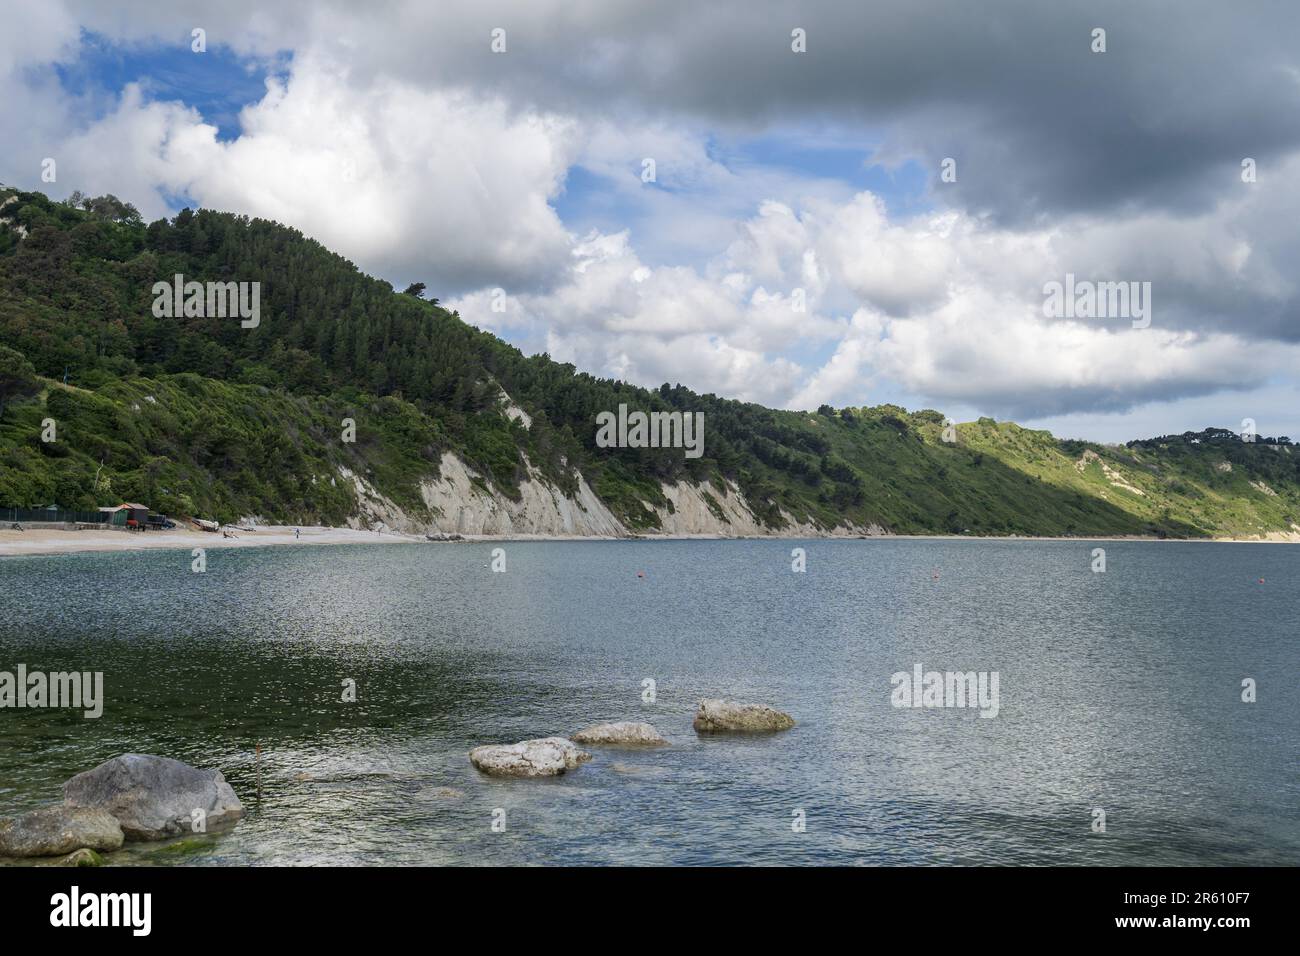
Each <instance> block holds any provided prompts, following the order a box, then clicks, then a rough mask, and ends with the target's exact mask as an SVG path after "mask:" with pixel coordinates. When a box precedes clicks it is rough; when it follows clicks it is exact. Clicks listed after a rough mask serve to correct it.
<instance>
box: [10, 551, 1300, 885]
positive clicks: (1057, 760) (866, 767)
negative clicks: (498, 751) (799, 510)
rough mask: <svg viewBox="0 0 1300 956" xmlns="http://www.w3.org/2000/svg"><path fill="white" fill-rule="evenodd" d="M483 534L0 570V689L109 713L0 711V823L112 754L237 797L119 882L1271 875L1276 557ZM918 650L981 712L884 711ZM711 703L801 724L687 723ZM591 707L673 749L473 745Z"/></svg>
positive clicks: (1290, 792)
mask: <svg viewBox="0 0 1300 956" xmlns="http://www.w3.org/2000/svg"><path fill="white" fill-rule="evenodd" d="M495 546H499V547H504V548H505V552H506V562H507V571H506V572H505V573H503V574H502V573H493V572H492V571H491V570H490V569H489V567H488V564H489V562H490V561H491V555H490V552H491V549H492V548H493V547H494V545H489V544H464V545H374V546H354V547H293V548H264V549H247V550H231V551H221V550H213V551H210V552H209V553H208V571H207V573H205V574H194V573H192V572H191V570H190V555H189V552H188V551H175V552H138V553H126V554H88V555H70V556H69V555H65V556H51V557H24V558H8V559H0V670H13V669H14V667H15V666H16V664H17V663H19V662H21V663H24V664H26V665H27V666H28V668H29V669H30V670H44V671H56V670H68V669H76V670H91V671H95V670H100V671H103V672H104V675H105V678H104V679H105V685H106V698H107V699H106V703H105V710H104V716H103V717H102V718H100V719H99V720H86V719H84V718H82V717H81V716H80V714H79V713H78V712H73V711H55V710H22V711H17V710H0V814H4V813H12V812H16V811H21V810H25V809H29V808H32V807H35V806H38V805H40V804H42V803H45V802H49V801H52V800H55V799H57V798H58V797H59V786H60V784H61V783H62V782H63V781H64V780H66V779H67V778H68V777H70V776H72V775H73V774H74V773H77V772H79V771H81V770H85V769H88V768H89V767H92V766H94V765H95V764H97V763H99V762H100V761H102V760H104V759H106V758H108V757H110V756H113V755H115V754H117V753H122V752H131V751H134V752H141V753H158V754H165V755H169V756H174V757H177V758H179V759H182V760H185V761H188V762H190V763H193V764H196V765H199V766H205V767H217V768H219V769H221V770H222V771H223V772H224V773H225V775H226V777H227V778H228V779H229V780H230V782H231V783H232V785H233V786H234V787H235V789H236V791H237V792H238V793H239V794H240V796H241V798H242V799H243V800H244V802H245V804H246V806H247V808H248V811H249V812H248V815H247V817H246V818H245V820H244V821H243V822H242V823H241V824H240V825H239V826H238V827H237V828H236V829H235V830H234V831H233V832H230V833H227V834H223V835H210V836H208V837H206V838H203V839H201V840H198V841H195V842H193V843H192V844H190V845H185V846H181V847H166V846H163V847H157V846H151V847H135V848H131V849H129V850H127V851H124V852H122V853H119V854H116V855H115V856H114V857H112V860H113V861H114V862H118V863H128V864H173V863H189V864H231V863H283V864H314V865H349V864H378V863H397V864H404V863H421V864H424V863H449V864H465V863H481V864H543V863H571V864H587V863H597V864H598V863H633V864H637V863H644V864H665V863H675V864H704V863H711V864H733V863H792V864H811V863H836V864H859V863H866V864H902V863H907V864H995V863H1003V864H1247V865H1249V864H1290V865H1295V864H1297V863H1300V778H1298V777H1297V773H1296V771H1297V756H1298V750H1297V741H1298V740H1300V707H1298V702H1297V696H1296V693H1297V687H1300V682H1298V680H1297V679H1298V678H1300V650H1298V649H1297V640H1298V633H1297V617H1298V615H1297V610H1298V608H1300V603H1298V602H1297V600H1296V593H1297V584H1300V548H1297V547H1291V546H1281V545H1279V546H1265V545H1231V544H1205V543H1177V542H1159V543H1156V542H1035V541H980V540H889V539H886V540H870V541H857V540H853V541H803V542H798V541H655V542H639V541H626V542H623V541H619V542H613V541H599V542H597V541H593V542H547V543H540V542H539V543H508V544H504V545H495ZM1098 546H1100V547H1104V548H1105V549H1106V552H1107V565H1108V570H1107V571H1106V573H1104V574H1094V573H1092V572H1091V570H1090V564H1091V560H1092V558H1091V554H1090V552H1091V549H1092V548H1093V547H1098ZM795 547H802V548H804V549H806V551H807V568H808V570H807V573H805V574H795V573H792V572H791V568H790V565H791V554H790V552H791V549H792V548H795ZM638 571H643V572H644V573H645V576H644V577H638V576H637V572H638ZM1261 578H1263V579H1264V582H1263V583H1260V579H1261ZM918 662H919V663H921V664H922V665H923V666H924V668H925V669H927V670H941V671H942V670H954V671H957V670H960V671H969V670H974V671H997V672H998V675H999V704H1000V710H999V713H998V716H997V717H996V718H992V719H984V718H980V717H979V716H978V715H977V713H976V712H975V711H973V710H969V709H956V708H954V709H931V710H925V709H919V710H911V709H901V708H896V707H893V706H891V704H890V696H891V690H892V687H891V683H890V677H891V675H892V674H893V673H895V672H898V671H908V672H910V671H911V670H912V668H913V666H914V665H915V664H916V663H918ZM1244 677H1252V678H1254V679H1255V680H1256V681H1257V683H1258V701H1257V702H1256V703H1254V704H1245V703H1242V702H1241V680H1242V679H1243V678H1244ZM647 678H649V679H653V680H654V681H655V684H656V692H657V700H656V702H655V703H654V704H653V705H650V704H645V703H643V701H642V682H643V681H644V680H645V679H647ZM346 679H351V680H355V681H356V685H357V695H358V700H357V702H356V703H344V702H342V701H341V700H340V697H341V693H342V687H341V684H342V682H343V681H344V680H346ZM723 695H725V696H729V697H736V698H740V699H747V700H756V701H761V702H767V703H771V704H773V705H775V706H778V707H781V708H782V709H784V710H787V711H789V712H790V713H791V714H793V715H794V716H795V717H796V719H797V720H798V724H797V726H796V727H795V728H794V729H793V730H791V731H788V732H786V733H783V734H779V735H776V736H770V737H749V738H745V737H741V738H736V737H726V738H723V737H719V738H698V737H697V736H696V735H695V734H694V732H693V731H692V730H691V718H692V716H693V713H694V709H695V704H696V702H697V701H698V699H699V698H701V697H711V696H723ZM614 719H635V720H648V721H650V722H652V723H654V724H655V725H656V726H657V727H658V728H659V729H660V731H661V732H662V733H664V734H665V736H667V737H668V738H669V739H670V740H671V742H672V746H671V747H669V748H664V749H660V750H653V751H628V750H608V749H603V748H602V749H595V748H593V752H594V753H595V759H593V760H592V761H591V762H590V763H588V764H585V765H584V766H583V767H581V768H580V769H579V770H577V771H575V772H572V773H570V774H567V775H565V776H563V777H560V778H558V779H555V780H544V781H503V780H494V779H489V778H486V777H483V776H481V775H480V774H478V773H477V771H475V770H474V769H473V768H472V767H471V766H470V765H469V762H468V760H467V758H466V752H467V751H468V750H469V749H470V748H471V747H472V746H475V745H478V744H481V743H493V742H513V741H516V740H521V739H525V738H528V737H537V736H545V735H549V734H556V733H559V734H564V733H570V732H573V731H575V730H577V729H578V728H580V727H583V726H585V725H587V724H590V723H595V722H598V721H603V720H614ZM259 745H260V748H261V755H260V757H259V756H257V755H256V748H257V747H258V746H259ZM1096 807H1101V808H1103V809H1104V810H1105V812H1106V832H1105V833H1104V834H1096V833H1093V832H1092V829H1091V825H1092V822H1093V813H1092V811H1093V808H1096ZM498 808H499V809H503V810H504V811H505V821H506V829H505V832H493V830H492V823H493V819H494V814H493V811H494V810H496V809H498ZM800 810H801V811H803V815H804V817H805V819H806V829H805V830H804V831H803V832H795V830H794V829H792V826H791V823H792V821H793V820H794V819H795V811H800Z"/></svg>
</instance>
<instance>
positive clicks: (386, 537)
mask: <svg viewBox="0 0 1300 956" xmlns="http://www.w3.org/2000/svg"><path fill="white" fill-rule="evenodd" d="M298 531H299V535H300V536H297V537H295V535H294V528H293V527H291V526H286V525H266V526H260V527H258V528H257V530H256V531H238V530H233V529H231V531H230V534H231V535H232V537H229V538H227V537H224V536H223V535H222V534H221V533H220V532H215V533H210V532H206V531H195V530H194V529H192V528H180V527H178V528H173V529H172V530H170V531H117V530H108V529H104V530H95V531H55V530H47V529H31V530H27V531H13V530H9V529H6V530H3V531H0V556H13V555H20V554H64V553H69V552H74V551H152V550H156V549H159V548H162V549H167V548H173V549H178V548H183V549H186V550H189V549H192V548H260V547H266V546H268V545H277V544H278V545H284V544H300V545H309V544H311V545H314V544H395V543H398V542H410V543H415V542H417V541H418V542H420V543H424V536H423V535H406V534H397V533H395V532H392V531H384V532H378V531H358V530H356V529H354V528H307V527H302V528H299V529H298Z"/></svg>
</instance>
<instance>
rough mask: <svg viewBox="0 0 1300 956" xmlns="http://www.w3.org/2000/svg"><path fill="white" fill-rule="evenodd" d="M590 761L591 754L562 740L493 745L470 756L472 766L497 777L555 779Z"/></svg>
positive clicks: (475, 749)
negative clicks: (585, 761)
mask: <svg viewBox="0 0 1300 956" xmlns="http://www.w3.org/2000/svg"><path fill="white" fill-rule="evenodd" d="M590 759H591V754H589V753H587V752H586V751H585V750H579V749H578V748H577V746H576V745H575V744H574V743H573V741H572V740H566V739H565V738H563V737H542V738H541V739H539V740H525V741H523V742H521V743H517V744H492V745H489V746H486V747H475V748H474V749H473V750H471V751H470V752H469V762H470V763H472V764H473V765H474V766H475V767H477V768H478V769H479V770H482V771H483V772H484V773H488V774H492V775H493V776H496V777H554V776H556V775H558V774H562V773H564V771H566V770H573V769H574V768H576V767H577V766H578V764H580V763H582V762H583V761H584V760H590Z"/></svg>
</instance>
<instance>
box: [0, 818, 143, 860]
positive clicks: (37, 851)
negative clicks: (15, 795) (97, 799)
mask: <svg viewBox="0 0 1300 956" xmlns="http://www.w3.org/2000/svg"><path fill="white" fill-rule="evenodd" d="M122 839H123V837H122V827H121V826H120V825H119V824H118V822H117V820H116V819H115V818H114V817H113V815H112V814H110V813H106V812H104V811H103V810H83V809H76V808H72V807H42V808H41V809H39V810H32V811H31V812H30V813H24V814H23V815H22V816H19V817H12V818H10V817H6V818H4V819H0V856H63V855H64V854H66V853H71V852H72V851H73V850H79V849H81V848H83V847H90V848H92V849H95V850H116V849H119V848H120V847H121V846H122Z"/></svg>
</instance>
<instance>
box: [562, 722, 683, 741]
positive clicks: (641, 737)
mask: <svg viewBox="0 0 1300 956" xmlns="http://www.w3.org/2000/svg"><path fill="white" fill-rule="evenodd" d="M573 740H574V742H575V743H580V744H588V745H593V744H595V745H600V744H604V745H606V746H611V747H667V746H668V741H666V740H664V738H663V737H662V736H660V734H659V731H657V730H655V729H654V727H653V726H651V725H650V724H641V723H636V722H635V721H631V720H620V721H618V722H617V723H612V724H597V725H596V726H595V727H588V728H587V729H586V730H580V731H578V732H577V733H576V734H574V735H573Z"/></svg>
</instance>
